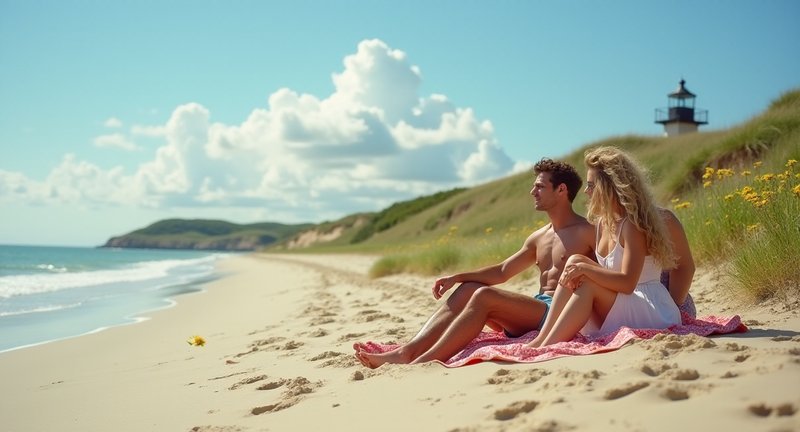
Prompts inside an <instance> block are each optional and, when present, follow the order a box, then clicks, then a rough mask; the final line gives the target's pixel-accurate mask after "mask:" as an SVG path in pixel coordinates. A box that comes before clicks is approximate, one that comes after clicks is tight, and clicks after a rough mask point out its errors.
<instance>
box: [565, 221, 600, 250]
mask: <svg viewBox="0 0 800 432" xmlns="http://www.w3.org/2000/svg"><path fill="white" fill-rule="evenodd" d="M568 229H569V230H570V231H571V235H572V236H573V237H575V238H578V239H581V240H583V241H586V242H588V243H590V244H594V240H595V230H594V225H592V224H591V223H590V222H589V221H588V220H586V218H584V217H581V218H580V221H579V222H577V223H575V224H573V225H570V226H569V227H568Z"/></svg>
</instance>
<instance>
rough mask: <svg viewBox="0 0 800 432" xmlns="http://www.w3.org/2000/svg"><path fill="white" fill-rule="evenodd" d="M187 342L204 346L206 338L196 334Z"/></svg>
mask: <svg viewBox="0 0 800 432" xmlns="http://www.w3.org/2000/svg"><path fill="white" fill-rule="evenodd" d="M186 343H188V344H189V345H192V346H204V345H205V344H206V340H205V339H203V337H202V336H197V335H194V336H192V337H190V338H189V339H187V340H186Z"/></svg>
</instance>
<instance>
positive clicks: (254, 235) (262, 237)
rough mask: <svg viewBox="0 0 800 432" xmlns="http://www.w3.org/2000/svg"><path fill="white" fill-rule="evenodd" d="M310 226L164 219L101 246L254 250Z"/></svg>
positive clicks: (114, 238) (112, 239) (113, 238)
mask: <svg viewBox="0 0 800 432" xmlns="http://www.w3.org/2000/svg"><path fill="white" fill-rule="evenodd" d="M311 226H312V225H311V224H300V225H285V224H279V223H271V222H266V223H255V224H248V225H239V224H235V223H231V222H225V221H220V220H203V219H191V220H190V219H167V220H162V221H158V222H156V223H153V224H152V225H149V226H147V227H145V228H142V229H138V230H136V231H133V232H130V233H128V234H125V235H122V236H119V237H112V238H111V239H109V240H108V242H106V244H105V245H104V246H105V247H124V248H158V249H208V250H236V251H243V250H256V249H258V248H262V247H265V246H267V245H270V244H272V243H274V242H276V241H279V240H282V239H284V238H286V237H289V236H291V235H293V234H294V233H296V232H297V231H301V230H305V229H308V228H310V227H311Z"/></svg>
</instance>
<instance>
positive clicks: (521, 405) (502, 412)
mask: <svg viewBox="0 0 800 432" xmlns="http://www.w3.org/2000/svg"><path fill="white" fill-rule="evenodd" d="M537 405H539V402H536V401H517V402H514V403H512V404H511V405H509V406H507V407H505V408H500V409H498V410H496V411H495V412H494V419H495V420H501V421H505V420H511V419H513V418H514V417H516V416H518V415H520V414H526V413H529V412H531V411H533V409H534V408H536V406H537Z"/></svg>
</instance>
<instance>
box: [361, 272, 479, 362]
mask: <svg viewBox="0 0 800 432" xmlns="http://www.w3.org/2000/svg"><path fill="white" fill-rule="evenodd" d="M481 287H483V285H482V284H479V283H474V282H466V283H463V284H461V285H460V286H458V287H457V288H456V289H455V290H454V291H453V293H452V294H450V296H449V297H448V298H447V300H446V301H445V303H444V304H443V305H442V306H440V307H439V309H437V310H436V312H434V314H433V315H431V317H430V318H428V321H427V322H425V325H423V326H422V328H421V329H420V330H419V332H417V334H416V335H415V336H414V337H413V338H412V339H411V340H410V341H408V342H407V343H405V344H403V345H401V346H400V347H398V348H397V349H395V350H392V351H389V352H386V353H381V354H371V353H366V352H363V350H362V349H361V348H360V346H359V344H355V345H353V348H354V349H355V350H356V357H357V358H358V359H359V361H361V363H362V364H364V366H367V367H371V368H376V367H378V366H380V365H382V364H384V363H402V364H405V363H411V362H412V361H413V360H414V359H416V358H417V357H419V355H420V354H422V353H424V352H425V351H427V350H428V349H430V347H431V346H433V344H435V343H436V342H437V341H438V340H439V338H440V337H441V336H442V333H444V332H445V330H447V328H448V327H449V326H450V323H452V322H453V320H455V319H456V317H457V316H458V315H459V314H460V313H461V312H462V311H463V310H464V308H465V307H466V305H467V303H468V302H469V301H470V299H471V298H472V296H473V294H474V293H475V291H476V290H478V289H479V288H481ZM481 325H483V324H481Z"/></svg>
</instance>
